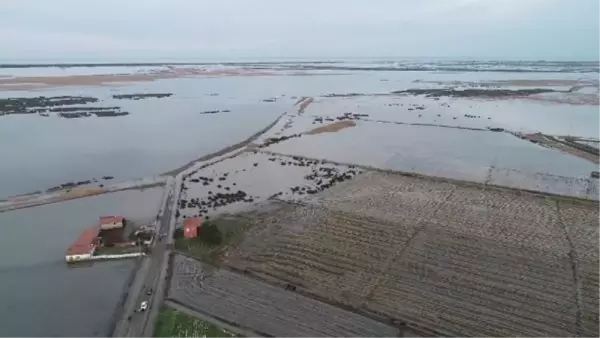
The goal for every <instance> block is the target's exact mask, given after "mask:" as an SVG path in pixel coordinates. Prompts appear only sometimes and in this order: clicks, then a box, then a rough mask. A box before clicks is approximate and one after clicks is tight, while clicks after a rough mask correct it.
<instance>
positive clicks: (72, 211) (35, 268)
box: [0, 188, 163, 337]
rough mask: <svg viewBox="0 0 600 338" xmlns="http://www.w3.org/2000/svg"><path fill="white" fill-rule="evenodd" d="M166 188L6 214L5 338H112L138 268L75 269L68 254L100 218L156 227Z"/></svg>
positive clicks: (117, 264) (127, 264)
mask: <svg viewBox="0 0 600 338" xmlns="http://www.w3.org/2000/svg"><path fill="white" fill-rule="evenodd" d="M162 193H163V189H162V188H152V189H146V190H145V191H141V192H140V191H123V192H118V193H112V194H107V195H102V196H96V197H89V198H83V199H79V200H73V201H69V202H63V203H59V204H50V205H45V206H40V207H36V208H30V209H22V210H16V211H11V212H5V213H0V227H1V228H2V236H0V276H1V277H0V303H1V304H2V306H0V335H1V336H30V337H33V336H80V337H87V336H106V335H108V334H110V332H108V330H109V328H110V325H111V321H112V316H113V313H114V310H115V309H116V307H117V305H118V303H119V301H120V297H121V295H122V292H123V290H124V287H125V286H126V283H127V281H128V279H129V278H130V276H131V273H132V271H133V267H134V261H133V260H123V261H111V262H99V263H94V264H93V265H85V264H83V265H79V266H75V267H69V266H67V264H66V263H65V261H64V254H65V251H66V249H67V248H68V247H69V246H70V244H71V243H72V242H73V241H74V240H75V239H76V238H77V236H79V234H80V233H81V231H82V230H83V228H85V227H87V226H90V225H93V224H94V223H95V222H96V220H97V219H98V217H99V216H101V215H107V214H118V215H124V216H125V217H130V218H133V219H139V220H142V219H149V218H150V219H152V218H153V217H154V215H156V212H157V211H158V204H159V203H160V201H161V198H162Z"/></svg>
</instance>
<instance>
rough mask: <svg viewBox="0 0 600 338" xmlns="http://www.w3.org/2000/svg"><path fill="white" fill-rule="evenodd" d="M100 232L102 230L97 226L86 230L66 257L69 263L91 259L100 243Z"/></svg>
mask: <svg viewBox="0 0 600 338" xmlns="http://www.w3.org/2000/svg"><path fill="white" fill-rule="evenodd" d="M99 232H100V228H99V227H97V226H93V227H89V228H87V229H85V230H84V231H83V232H82V233H81V235H80V236H79V238H78V239H77V240H76V241H75V242H74V243H73V245H71V247H70V248H69V249H68V250H67V254H66V255H65V259H66V260H67V262H73V261H80V260H85V259H89V258H91V257H92V255H93V254H94V251H96V247H97V246H98V243H99V238H98V233H99Z"/></svg>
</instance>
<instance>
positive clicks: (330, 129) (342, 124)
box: [306, 120, 356, 135]
mask: <svg viewBox="0 0 600 338" xmlns="http://www.w3.org/2000/svg"><path fill="white" fill-rule="evenodd" d="M354 126H356V122H354V121H350V120H345V121H338V122H334V123H330V124H328V125H325V126H322V127H318V128H315V129H313V130H311V131H309V132H307V133H306V135H315V134H321V133H334V132H336V131H340V130H342V129H344V128H350V127H354Z"/></svg>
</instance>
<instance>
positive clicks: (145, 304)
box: [140, 300, 148, 311]
mask: <svg viewBox="0 0 600 338" xmlns="http://www.w3.org/2000/svg"><path fill="white" fill-rule="evenodd" d="M147 309H148V301H146V300H145V301H143V302H142V304H140V311H146V310H147Z"/></svg>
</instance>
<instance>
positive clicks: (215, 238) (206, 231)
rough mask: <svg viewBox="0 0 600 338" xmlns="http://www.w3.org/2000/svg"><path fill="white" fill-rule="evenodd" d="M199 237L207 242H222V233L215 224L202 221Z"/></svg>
mask: <svg viewBox="0 0 600 338" xmlns="http://www.w3.org/2000/svg"><path fill="white" fill-rule="evenodd" d="M200 239H202V241H204V242H206V243H209V244H213V245H219V244H221V242H223V234H222V233H221V230H219V228H218V227H217V226H216V225H215V224H213V223H211V222H204V224H203V225H202V229H201V231H200Z"/></svg>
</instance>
